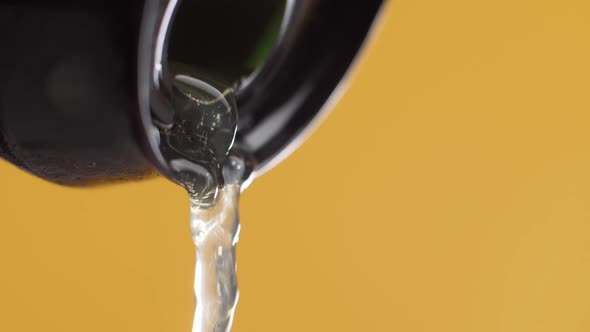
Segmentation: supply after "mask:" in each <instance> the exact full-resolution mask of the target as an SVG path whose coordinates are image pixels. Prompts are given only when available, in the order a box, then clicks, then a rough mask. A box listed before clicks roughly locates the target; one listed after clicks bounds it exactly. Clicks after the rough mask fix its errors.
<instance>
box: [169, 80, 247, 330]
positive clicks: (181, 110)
mask: <svg viewBox="0 0 590 332" xmlns="http://www.w3.org/2000/svg"><path fill="white" fill-rule="evenodd" d="M175 84H176V86H175V90H174V97H175V98H174V101H173V105H174V111H175V114H174V121H173V123H172V125H170V126H167V127H163V128H161V129H160V136H161V142H160V150H161V152H162V154H163V156H164V157H165V158H166V159H167V161H168V164H169V165H170V167H171V168H172V170H173V171H174V172H175V175H176V177H177V180H178V182H179V183H180V184H182V185H183V186H184V187H185V188H186V189H187V191H188V193H189V198H190V203H191V207H190V209H191V210H190V211H191V213H190V226H191V231H192V235H193V241H194V243H195V246H196V268H195V284H194V290H195V302H196V307H195V317H194V323H193V332H228V331H229V330H230V329H231V325H232V321H233V315H234V312H235V309H236V305H237V301H238V297H239V295H238V286H237V278H236V244H237V242H238V235H239V230H240V223H239V216H238V204H239V196H240V192H241V190H242V187H243V186H244V184H245V183H247V182H248V179H249V178H250V176H251V170H252V167H251V163H249V160H250V158H248V156H247V155H246V154H245V153H243V152H242V151H240V150H239V149H237V148H235V147H233V143H234V140H235V134H236V130H237V112H236V107H235V100H234V99H233V92H232V91H231V90H229V89H225V90H222V89H219V88H218V87H214V86H212V85H210V84H209V83H206V82H203V81H200V80H197V79H194V78H192V77H188V76H182V75H179V76H177V77H176V82H175Z"/></svg>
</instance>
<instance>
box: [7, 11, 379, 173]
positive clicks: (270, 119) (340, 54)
mask: <svg viewBox="0 0 590 332" xmlns="http://www.w3.org/2000/svg"><path fill="white" fill-rule="evenodd" d="M203 1H205V0H203ZM166 5H167V2H166V1H163V0H153V1H84V0H79V1H26V0H21V1H1V0H0V43H1V44H2V49H1V50H0V74H1V75H2V76H0V156H1V157H2V158H4V159H6V160H8V161H10V162H12V163H14V164H15V165H17V166H19V167H21V168H23V169H25V170H27V171H29V172H31V173H33V174H35V175H37V176H40V177H42V178H45V179H47V180H50V181H53V182H57V183H61V184H68V185H83V184H89V183H97V182H111V181H116V180H127V179H138V178H143V177H145V176H151V175H152V174H155V173H157V171H155V170H156V169H157V170H158V171H160V172H162V173H164V174H165V175H167V176H171V174H172V173H171V172H170V171H169V169H168V165H166V164H164V163H163V161H162V160H163V159H162V158H161V154H160V153H159V151H158V147H157V141H156V140H154V136H153V135H154V130H155V129H154V128H155V127H154V124H153V121H152V116H151V114H152V108H153V107H154V100H155V99H154V98H152V97H153V95H154V87H153V81H152V80H151V78H152V77H153V75H152V74H153V59H154V56H155V54H154V49H155V44H156V38H157V34H158V29H159V28H160V23H161V21H162V18H163V17H164V10H165V8H166ZM380 5H381V1H379V0H363V1H355V2H352V1H351V2H342V1H336V0H325V1H319V0H318V1H312V0H298V1H292V2H290V5H289V6H288V10H287V12H288V15H287V18H286V19H287V20H288V21H287V22H288V24H286V25H285V26H284V27H283V30H282V32H281V36H282V37H281V41H280V43H279V45H278V46H277V47H276V48H275V49H274V51H273V52H272V54H271V56H270V58H269V60H268V61H267V62H266V64H265V65H264V66H263V67H262V68H261V69H259V70H258V71H257V72H256V73H255V74H254V76H253V77H251V80H250V81H248V82H246V84H243V86H242V88H241V90H240V91H238V99H237V103H238V112H239V117H240V120H239V121H240V129H239V133H238V140H239V141H240V143H241V145H242V146H243V147H245V148H248V149H251V150H252V152H253V153H254V155H255V158H256V159H257V162H258V166H257V167H259V168H261V167H268V166H269V165H271V164H272V163H273V162H274V161H276V160H278V159H277V158H278V155H279V153H280V152H281V151H283V150H284V149H285V148H286V147H287V146H288V145H289V144H291V143H292V142H293V141H294V140H296V139H297V137H300V135H301V134H302V133H303V132H304V129H305V128H306V127H307V126H308V125H309V123H310V122H311V121H312V120H313V119H314V118H315V117H316V115H317V114H318V112H319V111H320V110H321V109H322V107H323V106H324V104H325V103H326V101H327V100H328V98H329V97H330V95H331V94H332V92H333V91H334V90H335V89H336V87H337V85H338V83H339V82H340V80H341V79H342V77H343V76H344V74H345V73H346V71H347V69H348V68H349V66H350V64H351V62H352V60H353V58H354V56H355V54H356V53H357V52H358V50H359V48H360V47H361V45H362V41H363V40H364V39H365V36H366V34H367V32H368V31H369V28H370V26H371V23H372V21H373V19H374V17H375V15H376V14H377V12H378V9H379V7H380ZM228 10H231V9H228ZM212 15H213V14H212ZM212 18H214V16H212ZM243 28H244V29H246V28H247V27H243ZM156 99H157V98H156Z"/></svg>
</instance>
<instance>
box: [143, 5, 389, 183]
mask: <svg viewBox="0 0 590 332" xmlns="http://www.w3.org/2000/svg"><path fill="white" fill-rule="evenodd" d="M382 2H383V1H382V0H364V1H362V2H357V3H352V4H348V3H342V2H341V1H339V0H324V1H317V0H282V1H277V0H250V1H235V0H199V1H196V0H185V1H182V2H181V0H160V1H148V2H146V3H145V8H144V15H143V22H142V31H141V39H140V45H139V51H140V53H139V68H138V89H139V103H140V115H139V116H140V119H141V123H142V125H143V128H140V129H142V131H143V135H142V139H144V140H145V141H146V142H144V147H145V149H146V152H147V154H148V156H150V157H151V158H152V161H153V162H154V164H155V165H156V167H158V168H159V170H160V171H161V172H162V173H164V175H166V176H169V177H171V172H170V171H169V168H168V166H167V165H166V162H165V160H164V158H163V157H162V155H161V153H160V152H159V151H158V148H157V147H158V145H159V141H158V135H157V131H158V129H157V126H158V125H161V124H162V123H164V124H166V123H167V122H170V121H171V120H172V115H173V113H172V114H171V112H173V108H172V107H170V100H171V98H170V96H171V95H172V82H173V79H174V77H175V75H178V74H180V73H182V74H183V75H186V74H189V76H193V77H195V78H198V79H200V80H204V81H211V82H215V83H220V84H222V85H225V86H230V87H232V88H233V90H234V91H235V94H236V104H237V109H238V133H237V138H236V142H237V144H239V145H240V146H242V148H244V149H247V150H248V151H249V152H251V154H252V155H253V156H254V159H255V161H256V169H255V172H254V175H255V176H256V175H259V174H260V173H262V172H264V171H266V170H268V169H270V168H271V167H272V166H274V165H275V164H277V163H278V162H279V161H280V160H282V159H283V158H284V157H286V156H287V155H288V154H289V153H290V152H292V151H293V150H294V148H295V147H296V146H298V145H299V144H300V143H301V142H302V139H303V138H304V137H305V136H306V135H307V134H308V133H309V131H310V130H309V129H310V128H312V127H313V125H314V124H315V123H316V120H317V119H319V118H321V116H320V115H321V114H322V113H323V112H322V110H324V109H325V107H324V106H326V105H327V104H329V103H330V101H331V96H332V95H333V93H334V92H335V91H336V90H337V88H338V86H339V83H340V82H341V80H342V79H343V78H344V76H345V74H346V73H347V72H348V69H349V68H350V67H351V64H352V62H353V60H354V58H355V56H356V54H357V53H358V51H359V49H360V48H361V46H362V45H363V41H364V40H365V37H366V36H367V33H368V32H369V30H370V28H371V26H372V22H373V21H374V18H375V16H376V14H377V12H378V11H379V8H380V6H381V4H382ZM191 73H194V74H191Z"/></svg>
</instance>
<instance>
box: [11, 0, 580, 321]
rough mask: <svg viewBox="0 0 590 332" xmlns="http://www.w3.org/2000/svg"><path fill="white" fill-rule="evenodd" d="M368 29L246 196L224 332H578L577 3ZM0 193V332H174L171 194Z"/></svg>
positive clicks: (482, 10) (488, 5)
mask: <svg viewBox="0 0 590 332" xmlns="http://www.w3.org/2000/svg"><path fill="white" fill-rule="evenodd" d="M382 18H383V21H382V25H381V28H380V30H379V31H378V34H377V35H376V37H377V38H376V39H374V40H373V42H372V43H371V47H370V48H369V50H368V52H367V53H366V54H365V56H364V57H363V58H362V61H361V62H360V66H359V67H358V68H357V69H358V70H357V71H356V73H355V75H354V80H353V81H352V82H351V86H350V89H349V91H348V93H347V94H346V95H345V96H344V97H343V99H342V100H341V102H340V103H339V104H338V106H337V107H336V109H335V110H334V112H333V113H332V114H331V115H330V116H329V118H328V119H327V121H325V122H324V123H323V124H322V125H321V126H320V128H319V130H318V131H317V132H316V134H314V135H313V136H312V137H311V138H310V139H309V140H308V141H307V143H306V144H305V145H304V146H303V147H302V148H301V149H300V150H298V151H297V152H296V153H295V154H294V155H292V156H291V157H290V158H289V159H288V160H287V161H286V162H284V163H283V164H281V165H280V166H279V167H277V168H276V169H274V170H272V171H271V172H270V173H268V174H267V175H265V176H263V177H262V178H260V179H258V180H257V181H255V182H254V183H253V185H252V186H251V188H250V189H249V190H248V191H247V192H246V193H245V195H244V198H243V200H242V221H243V230H242V236H241V243H240V245H239V266H240V268H239V278H240V285H241V300H240V304H239V306H238V312H237V317H236V321H235V330H234V331H238V332H239V331H281V332H287V331H322V332H323V331H428V332H430V331H432V332H435V331H436V332H440V331H453V332H460V331H478V332H484V331H590V282H589V281H590V134H589V133H588V132H589V130H588V128H590V61H589V59H590V43H589V42H588V41H589V37H590V2H588V1H587V0H578V1H575V0H562V1H544V0H496V1H473V0H447V1H439V0H412V1H409V0H408V1H406V0H398V1H396V2H394V3H390V4H389V5H388V6H387V8H386V10H385V12H384V13H383V16H382ZM0 181H1V188H0V202H1V207H0V229H1V231H0V266H1V267H0V269H1V270H0V271H1V272H0V330H2V331H15V332H16V331H60V332H70V331H71V332H74V331H76V332H78V331H85V332H91V331H101V332H103V331H112V332H116V331H142V332H150V331H162V332H164V331H165V332H173V331H178V332H183V331H184V332H186V331H190V327H191V319H192V305H193V295H192V278H193V255H194V252H193V245H192V242H191V240H190V235H189V227H188V220H187V218H188V202H187V199H186V197H185V195H184V193H183V191H182V190H181V189H179V188H177V187H176V186H174V185H173V184H171V183H168V182H167V181H165V180H163V179H159V180H151V181H147V182H144V183H137V184H129V185H119V186H112V187H101V188H97V189H91V190H80V189H68V188H61V187H58V186H55V185H52V184H49V183H45V182H43V181H40V180H37V179H35V178H33V177H30V176H28V175H26V174H24V173H22V172H20V171H17V170H15V169H14V168H13V167H11V166H9V165H7V164H6V163H2V164H1V165H0Z"/></svg>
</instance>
